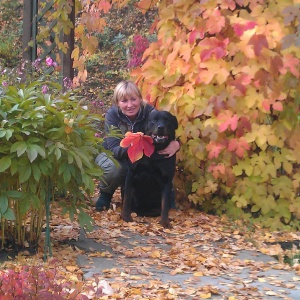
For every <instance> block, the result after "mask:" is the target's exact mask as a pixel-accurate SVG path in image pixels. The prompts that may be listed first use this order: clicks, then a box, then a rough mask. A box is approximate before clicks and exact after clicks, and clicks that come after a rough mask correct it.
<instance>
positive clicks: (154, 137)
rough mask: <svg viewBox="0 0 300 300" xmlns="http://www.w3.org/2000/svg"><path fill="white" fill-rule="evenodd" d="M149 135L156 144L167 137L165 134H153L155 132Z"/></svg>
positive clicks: (162, 141)
mask: <svg viewBox="0 0 300 300" xmlns="http://www.w3.org/2000/svg"><path fill="white" fill-rule="evenodd" d="M151 137H152V139H153V141H154V143H156V144H162V143H165V142H166V141H167V140H168V138H169V137H168V136H167V135H155V134H152V135H151Z"/></svg>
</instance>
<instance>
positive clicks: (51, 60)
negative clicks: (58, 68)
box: [46, 57, 54, 67]
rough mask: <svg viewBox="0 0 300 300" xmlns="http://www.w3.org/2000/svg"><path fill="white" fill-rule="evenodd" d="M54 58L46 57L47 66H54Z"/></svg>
mask: <svg viewBox="0 0 300 300" xmlns="http://www.w3.org/2000/svg"><path fill="white" fill-rule="evenodd" d="M53 63H54V62H53V59H52V58H51V57H47V58H46V65H47V66H49V67H51V66H53Z"/></svg>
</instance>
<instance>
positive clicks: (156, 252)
mask: <svg viewBox="0 0 300 300" xmlns="http://www.w3.org/2000/svg"><path fill="white" fill-rule="evenodd" d="M150 256H151V257H153V258H160V252H159V251H158V250H155V251H153V252H152V253H151V255H150Z"/></svg>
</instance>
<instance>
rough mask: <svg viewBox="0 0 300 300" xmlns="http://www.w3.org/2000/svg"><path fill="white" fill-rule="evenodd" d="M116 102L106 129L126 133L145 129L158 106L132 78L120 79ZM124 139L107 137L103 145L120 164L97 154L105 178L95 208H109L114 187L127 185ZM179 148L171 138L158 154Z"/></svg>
mask: <svg viewBox="0 0 300 300" xmlns="http://www.w3.org/2000/svg"><path fill="white" fill-rule="evenodd" d="M113 102H114V105H113V106H112V107H111V108H110V109H109V110H108V111H107V113H106V116H105V131H106V133H109V132H110V131H111V129H118V130H119V131H120V132H121V133H122V134H123V135H125V133H126V132H128V131H131V132H145V126H146V122H147V118H148V115H149V113H150V112H151V111H152V110H153V109H155V108H154V107H153V106H151V105H149V104H148V103H146V102H145V101H144V100H143V97H142V94H141V92H140V90H139V89H138V87H137V86H136V85H135V84H134V83H133V82H131V81H121V82H120V83H119V84H118V85H117V86H116V87H115V90H114V95H113ZM120 142H121V139H120V138H117V137H112V136H107V137H106V138H105V140H104V148H105V149H107V150H110V151H111V152H112V155H113V157H114V158H115V159H116V161H117V162H118V163H119V165H116V164H115V162H114V161H113V160H111V159H110V158H109V157H108V156H107V154H106V153H100V154H99V155H98V156H97V157H96V163H97V164H98V165H99V166H100V167H101V169H102V170H103V180H101V182H100V185H99V187H100V197H99V199H98V200H97V202H96V210H97V211H101V210H104V209H108V208H109V206H110V202H111V199H112V196H113V194H114V192H115V190H116V189H117V188H118V187H119V186H122V185H124V183H125V177H126V173H127V167H128V156H127V149H126V148H122V147H121V146H120ZM179 149H180V144H179V142H178V141H176V140H174V141H172V142H171V143H170V144H169V146H168V147H167V148H165V149H163V150H161V151H160V152H159V153H160V154H162V155H165V156H166V157H171V156H173V155H174V154H175V153H176V152H177V151H178V150H179Z"/></svg>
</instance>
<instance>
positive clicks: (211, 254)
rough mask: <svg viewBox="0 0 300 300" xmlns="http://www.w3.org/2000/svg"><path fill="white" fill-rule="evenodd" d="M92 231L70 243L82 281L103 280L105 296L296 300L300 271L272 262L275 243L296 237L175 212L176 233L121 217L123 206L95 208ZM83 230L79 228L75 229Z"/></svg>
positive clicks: (299, 291) (278, 250)
mask: <svg viewBox="0 0 300 300" xmlns="http://www.w3.org/2000/svg"><path fill="white" fill-rule="evenodd" d="M91 215H92V216H93V218H94V220H95V230H94V231H93V232H91V233H84V232H83V231H81V234H80V236H79V237H78V240H77V241H75V242H71V245H72V246H73V247H75V248H77V249H82V250H84V251H83V252H82V253H81V254H79V256H78V260H77V262H78V264H79V267H80V269H81V270H82V271H83V275H84V278H85V279H90V278H93V277H94V276H95V277H96V278H98V279H99V280H101V281H102V282H104V283H105V284H106V285H105V288H104V292H106V293H108V294H110V295H107V296H103V298H101V299H231V300H234V299H245V300H246V299H247V300H248V299H299V297H300V269H299V268H297V266H296V267H295V268H294V269H292V268H291V267H290V266H289V265H287V264H283V263H281V262H280V259H279V261H278V260H276V259H274V258H273V257H272V255H277V256H278V257H279V258H281V260H282V258H283V256H284V252H283V250H282V248H281V247H280V245H279V244H278V243H276V242H280V241H287V240H289V241H293V240H299V239H300V236H299V235H298V234H296V233H283V232H281V233H273V234H272V233H270V232H268V231H263V230H261V229H259V228H258V227H256V226H253V225H252V227H251V228H248V227H247V224H243V223H231V222H230V221H228V220H226V219H225V218H224V220H222V219H220V218H218V217H215V216H211V215H206V214H203V213H201V212H199V211H196V210H193V209H189V210H186V211H180V210H172V211H171V214H170V215H171V219H172V226H173V228H172V229H170V230H169V229H163V228H162V227H161V226H160V225H159V223H158V221H159V219H158V218H139V217H135V218H134V219H135V222H133V223H125V222H123V221H122V220H120V208H119V205H118V203H116V205H114V206H113V209H111V210H109V211H108V212H101V213H100V212H96V211H94V208H92V207H91ZM77 232H78V231H77Z"/></svg>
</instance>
